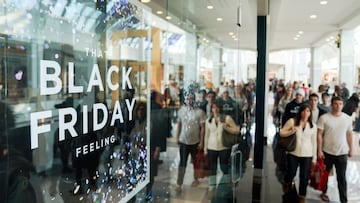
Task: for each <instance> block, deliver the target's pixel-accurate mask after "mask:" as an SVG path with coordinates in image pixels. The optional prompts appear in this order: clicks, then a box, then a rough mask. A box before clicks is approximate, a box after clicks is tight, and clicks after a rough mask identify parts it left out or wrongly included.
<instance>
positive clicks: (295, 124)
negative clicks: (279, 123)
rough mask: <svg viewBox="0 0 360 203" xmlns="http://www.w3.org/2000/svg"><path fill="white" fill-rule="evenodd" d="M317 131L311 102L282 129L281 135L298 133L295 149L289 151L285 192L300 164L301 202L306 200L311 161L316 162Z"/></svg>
mask: <svg viewBox="0 0 360 203" xmlns="http://www.w3.org/2000/svg"><path fill="white" fill-rule="evenodd" d="M316 132H317V128H316V125H315V124H314V123H312V119H311V107H310V105H309V104H303V105H301V106H300V109H299V113H298V114H297V115H296V117H295V118H291V119H289V120H288V121H287V122H286V123H285V125H284V127H283V128H282V129H281V130H280V136H281V137H287V136H290V135H291V134H293V133H296V147H295V150H294V151H292V152H289V153H288V157H287V160H288V170H287V174H286V175H285V183H284V187H283V189H284V192H286V191H287V190H288V189H289V186H290V185H291V183H292V181H293V179H294V177H295V175H296V171H297V168H298V166H300V173H299V179H300V183H299V202H300V203H301V202H304V201H305V196H306V187H307V185H308V176H309V170H310V167H311V163H315V162H316V146H317V142H316Z"/></svg>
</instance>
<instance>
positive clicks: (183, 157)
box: [177, 143, 199, 185]
mask: <svg viewBox="0 0 360 203" xmlns="http://www.w3.org/2000/svg"><path fill="white" fill-rule="evenodd" d="M198 145H199V144H194V145H186V144H184V143H179V152H180V164H179V170H178V178H177V184H178V185H182V184H183V182H184V176H185V169H186V164H187V160H188V156H189V154H190V155H191V159H192V160H195V158H196V153H197V148H198ZM194 178H195V177H194Z"/></svg>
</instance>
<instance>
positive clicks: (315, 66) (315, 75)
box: [310, 47, 322, 91]
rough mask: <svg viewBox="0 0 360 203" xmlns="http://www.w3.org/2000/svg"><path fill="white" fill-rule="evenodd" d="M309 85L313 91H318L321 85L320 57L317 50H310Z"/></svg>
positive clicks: (314, 48) (313, 48)
mask: <svg viewBox="0 0 360 203" xmlns="http://www.w3.org/2000/svg"><path fill="white" fill-rule="evenodd" d="M310 51H311V67H310V84H311V85H312V89H313V90H314V91H317V90H318V87H319V85H320V84H321V75H322V74H321V60H320V59H321V57H320V53H319V52H320V50H319V48H316V47H312V48H311V50H310Z"/></svg>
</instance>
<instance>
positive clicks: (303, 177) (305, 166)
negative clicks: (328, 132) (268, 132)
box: [285, 154, 312, 197]
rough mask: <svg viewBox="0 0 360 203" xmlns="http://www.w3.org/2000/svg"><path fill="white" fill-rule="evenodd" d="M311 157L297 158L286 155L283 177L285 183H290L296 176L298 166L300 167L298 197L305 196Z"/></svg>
mask: <svg viewBox="0 0 360 203" xmlns="http://www.w3.org/2000/svg"><path fill="white" fill-rule="evenodd" d="M311 159H312V157H297V156H294V155H292V154H288V156H287V160H288V170H287V173H286V175H285V182H286V183H291V182H292V181H293V179H294V177H295V175H296V171H297V168H298V166H300V174H299V179H300V182H299V195H300V196H304V197H305V196H306V188H307V185H308V180H309V178H308V177H309V170H310V166H311Z"/></svg>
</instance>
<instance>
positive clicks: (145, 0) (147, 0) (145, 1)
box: [141, 0, 151, 3]
mask: <svg viewBox="0 0 360 203" xmlns="http://www.w3.org/2000/svg"><path fill="white" fill-rule="evenodd" d="M150 1H151V0H141V2H142V3H149V2H150Z"/></svg>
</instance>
